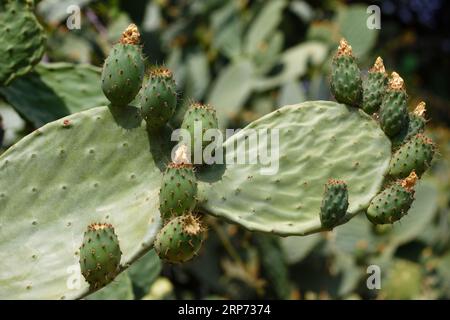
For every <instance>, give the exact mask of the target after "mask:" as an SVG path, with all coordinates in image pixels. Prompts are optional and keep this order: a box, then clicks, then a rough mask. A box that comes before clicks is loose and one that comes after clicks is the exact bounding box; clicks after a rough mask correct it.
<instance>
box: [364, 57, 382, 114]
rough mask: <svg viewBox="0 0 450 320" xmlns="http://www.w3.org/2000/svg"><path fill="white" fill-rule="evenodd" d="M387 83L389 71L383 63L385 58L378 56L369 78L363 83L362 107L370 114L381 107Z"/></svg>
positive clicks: (368, 75)
mask: <svg viewBox="0 0 450 320" xmlns="http://www.w3.org/2000/svg"><path fill="white" fill-rule="evenodd" d="M386 84H387V73H386V70H385V68H384V65H383V59H381V57H378V58H377V60H375V64H374V65H373V67H372V68H371V69H370V70H369V73H368V74H367V78H365V79H364V80H363V83H362V90H363V93H362V104H361V108H362V109H363V110H364V111H365V112H366V113H368V114H372V113H374V112H377V111H378V109H379V108H380V105H381V101H382V99H383V95H384V92H385V90H386Z"/></svg>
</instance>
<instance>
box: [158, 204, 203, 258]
mask: <svg viewBox="0 0 450 320" xmlns="http://www.w3.org/2000/svg"><path fill="white" fill-rule="evenodd" d="M204 233H205V228H204V227H203V225H202V222H201V220H200V217H198V216H195V215H193V214H191V213H187V214H185V215H182V216H179V217H175V218H173V219H172V220H170V221H169V222H168V223H167V224H166V225H165V226H164V228H162V229H161V230H160V231H159V232H158V235H157V236H156V240H155V251H156V253H157V254H158V256H159V257H160V258H161V259H163V260H164V261H167V262H170V263H182V262H186V261H188V260H190V259H192V258H193V257H194V256H195V255H197V252H198V251H199V250H200V248H201V245H202V242H203V239H204Z"/></svg>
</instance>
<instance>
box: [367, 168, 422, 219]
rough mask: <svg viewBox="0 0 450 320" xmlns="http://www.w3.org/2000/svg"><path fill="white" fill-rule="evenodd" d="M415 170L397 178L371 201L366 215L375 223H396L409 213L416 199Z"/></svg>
mask: <svg viewBox="0 0 450 320" xmlns="http://www.w3.org/2000/svg"><path fill="white" fill-rule="evenodd" d="M417 179H418V178H417V175H416V174H415V172H414V171H413V172H411V174H410V175H409V176H408V177H407V178H406V179H404V180H397V181H396V182H394V183H393V184H392V185H391V186H390V187H388V188H386V189H385V190H383V191H382V192H380V193H379V194H378V195H376V196H375V198H373V199H372V201H371V202H370V205H369V208H368V209H367V212H366V216H367V218H368V219H369V220H370V222H372V223H374V224H387V223H394V222H395V221H397V220H399V219H400V218H402V217H403V216H404V215H406V214H407V213H408V210H409V208H410V207H411V204H412V202H413V201H414V185H415V184H416V181H417Z"/></svg>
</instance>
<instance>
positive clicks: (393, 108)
mask: <svg viewBox="0 0 450 320" xmlns="http://www.w3.org/2000/svg"><path fill="white" fill-rule="evenodd" d="M407 100H408V96H407V94H406V90H405V86H404V82H403V79H402V78H401V77H400V76H399V75H398V73H396V72H392V75H391V78H390V79H389V83H388V86H387V89H386V92H385V94H384V96H383V101H382V102H381V107H380V125H381V129H383V131H384V133H385V134H386V135H387V136H388V137H394V136H395V135H396V134H398V133H399V132H401V131H402V130H403V129H405V128H407V127H408V122H409V116H408V107H407Z"/></svg>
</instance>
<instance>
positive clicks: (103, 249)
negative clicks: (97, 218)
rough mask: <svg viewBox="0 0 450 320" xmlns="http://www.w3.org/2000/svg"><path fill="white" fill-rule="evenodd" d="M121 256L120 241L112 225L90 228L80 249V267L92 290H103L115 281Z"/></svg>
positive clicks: (99, 225) (91, 226) (96, 225)
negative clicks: (102, 288)
mask: <svg viewBox="0 0 450 320" xmlns="http://www.w3.org/2000/svg"><path fill="white" fill-rule="evenodd" d="M121 256H122V252H121V251H120V247H119V239H118V238H117V235H116V234H115V232H114V228H113V226H112V225H110V224H106V223H93V224H91V225H89V226H88V229H87V231H86V232H85V233H84V238H83V243H82V245H81V248H80V266H81V274H82V275H83V276H84V278H85V279H86V281H87V282H88V283H89V285H90V287H91V289H94V290H95V289H98V288H101V287H103V286H105V285H107V284H108V283H109V282H111V281H112V280H113V279H114V277H115V276H116V275H117V273H118V271H119V270H118V269H119V264H120V258H121Z"/></svg>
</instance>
